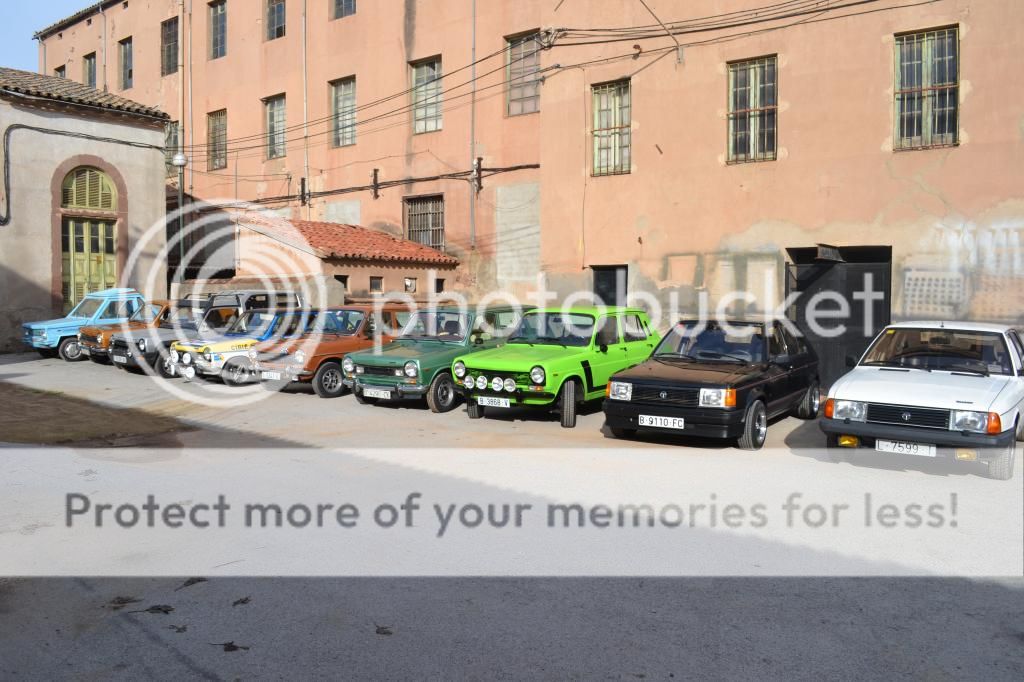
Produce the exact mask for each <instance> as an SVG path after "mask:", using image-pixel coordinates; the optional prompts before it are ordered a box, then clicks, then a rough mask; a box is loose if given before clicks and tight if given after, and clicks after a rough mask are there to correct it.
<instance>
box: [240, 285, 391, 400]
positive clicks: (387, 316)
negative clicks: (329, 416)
mask: <svg viewBox="0 0 1024 682" xmlns="http://www.w3.org/2000/svg"><path fill="white" fill-rule="evenodd" d="M374 315H375V310H374V306H372V305H346V306H339V307H337V308H328V309H326V310H322V311H320V312H319V313H318V314H317V317H316V322H315V323H314V330H313V331H311V332H309V333H307V334H304V335H303V336H300V337H298V338H293V339H287V340H274V341H265V342H263V343H260V344H257V345H256V346H255V347H254V348H252V349H251V350H250V351H249V359H250V360H252V362H253V367H254V369H255V371H256V373H257V375H258V376H259V379H260V381H261V382H263V385H264V387H266V388H268V389H271V390H280V389H281V388H283V387H285V386H286V385H288V384H290V383H292V382H303V383H305V382H311V383H312V384H313V390H314V391H316V394H317V395H318V396H320V397H321V398H336V397H338V396H340V395H342V394H343V393H344V392H345V390H346V388H345V386H344V384H343V379H344V372H342V369H341V360H342V358H343V357H344V356H345V354H346V353H352V352H354V351H357V350H365V349H367V348H372V347H373V345H374V343H380V344H381V345H383V344H386V343H390V342H391V341H392V335H391V334H389V332H397V330H398V329H401V327H402V325H403V324H405V322H406V321H408V319H409V312H408V308H406V307H405V306H402V305H386V306H383V308H381V310H380V319H374Z"/></svg>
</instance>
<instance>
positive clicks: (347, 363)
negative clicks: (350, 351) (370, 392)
mask: <svg viewBox="0 0 1024 682" xmlns="http://www.w3.org/2000/svg"><path fill="white" fill-rule="evenodd" d="M341 368H342V369H343V370H345V373H346V374H351V373H352V372H353V371H354V370H355V368H356V363H354V362H352V358H345V359H344V360H342V361H341Z"/></svg>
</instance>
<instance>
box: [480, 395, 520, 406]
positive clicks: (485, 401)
mask: <svg viewBox="0 0 1024 682" xmlns="http://www.w3.org/2000/svg"><path fill="white" fill-rule="evenodd" d="M476 403H477V405H483V406H484V407H511V404H510V403H509V399H508V398H494V397H491V396H489V395H479V396H477V397H476Z"/></svg>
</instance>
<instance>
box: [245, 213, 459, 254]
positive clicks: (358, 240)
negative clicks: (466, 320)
mask: <svg viewBox="0 0 1024 682" xmlns="http://www.w3.org/2000/svg"><path fill="white" fill-rule="evenodd" d="M239 222H242V223H248V224H250V225H252V226H254V227H260V228H263V230H264V231H267V232H270V233H273V234H276V235H277V236H281V237H285V238H286V239H288V238H290V239H291V240H293V241H299V242H305V243H307V244H309V246H311V247H312V248H313V249H315V250H316V251H317V252H318V255H319V256H320V257H321V258H341V259H346V260H365V261H376V262H381V261H385V262H395V263H421V264H433V265H458V264H459V259H458V258H455V257H453V256H449V255H447V254H445V253H442V252H441V251H438V250H437V249H432V248H430V247H429V246H424V245H423V244H420V243H418V242H414V241H410V240H408V239H402V238H400V237H395V236H392V235H390V234H388V233H387V232H381V231H380V230H374V229H371V228H368V227H362V226H360V225H345V224H342V223H326V222H317V221H310V220H295V219H291V218H275V217H264V216H252V215H248V216H246V217H244V218H242V219H240V220H239Z"/></svg>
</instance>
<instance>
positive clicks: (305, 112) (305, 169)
mask: <svg viewBox="0 0 1024 682" xmlns="http://www.w3.org/2000/svg"><path fill="white" fill-rule="evenodd" d="M306 5H307V0H302V175H303V177H304V178H306V192H307V193H308V192H309V189H310V187H309V186H310V182H311V178H310V177H309V61H308V57H309V54H308V52H309V50H308V41H307V36H306ZM302 199H303V201H302V202H300V203H305V204H306V220H309V219H310V215H311V211H312V206H310V202H309V201H305V197H303V198H302Z"/></svg>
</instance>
